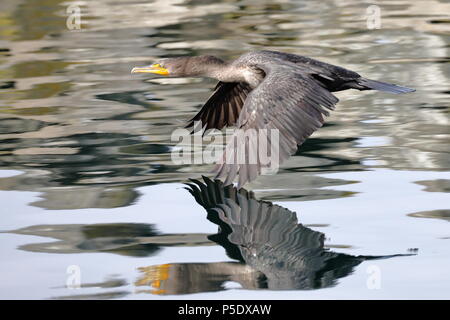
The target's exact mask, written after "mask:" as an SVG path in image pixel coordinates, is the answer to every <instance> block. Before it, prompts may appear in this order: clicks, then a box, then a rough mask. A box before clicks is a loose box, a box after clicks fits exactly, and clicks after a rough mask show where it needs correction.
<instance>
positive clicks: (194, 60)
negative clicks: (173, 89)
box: [131, 56, 224, 77]
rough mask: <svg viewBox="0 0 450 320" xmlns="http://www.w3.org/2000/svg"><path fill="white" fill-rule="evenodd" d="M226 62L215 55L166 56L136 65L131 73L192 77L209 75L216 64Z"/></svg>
mask: <svg viewBox="0 0 450 320" xmlns="http://www.w3.org/2000/svg"><path fill="white" fill-rule="evenodd" d="M223 64H224V62H223V61H222V60H220V59H219V58H216V57H213V56H197V57H176V58H165V59H161V60H158V61H156V62H155V63H153V64H151V65H149V66H145V67H135V68H133V69H132V70H131V73H153V74H159V75H163V76H173V77H192V76H202V75H207V73H208V71H209V70H212V69H213V67H214V66H217V65H223Z"/></svg>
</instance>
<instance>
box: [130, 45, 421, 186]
mask: <svg viewBox="0 0 450 320" xmlns="http://www.w3.org/2000/svg"><path fill="white" fill-rule="evenodd" d="M131 72H132V73H153V74H158V75H164V76H173V77H208V78H214V79H217V80H219V83H218V84H217V85H216V87H215V89H214V92H213V93H212V95H211V96H210V97H209V99H208V100H207V101H206V103H205V104H204V105H203V107H202V108H201V110H200V111H199V112H198V113H197V114H196V115H195V116H194V117H193V118H192V119H191V120H190V121H189V123H188V125H187V127H192V126H193V125H194V123H195V122H196V121H200V122H201V125H202V129H203V130H205V131H206V130H208V129H218V130H221V129H223V128H225V127H230V126H235V127H236V128H237V129H240V130H236V132H235V134H234V136H233V137H232V140H231V141H230V142H229V143H228V144H227V146H226V147H225V152H224V154H223V156H222V159H221V160H220V161H218V163H217V165H216V166H215V168H214V172H215V173H216V178H224V180H225V184H226V185H228V184H231V183H233V181H234V180H235V179H236V177H238V187H241V186H243V185H244V184H245V183H247V182H250V181H252V180H254V179H255V178H256V177H257V176H259V175H260V174H261V171H262V170H263V169H264V168H265V167H268V166H270V165H272V164H273V163H270V164H268V163H266V162H264V163H263V161H261V159H260V158H259V157H258V156H256V157H255V155H256V154H258V150H259V149H258V148H260V144H261V142H262V143H265V145H266V147H265V148H266V150H274V153H273V154H277V159H275V161H276V162H277V164H281V163H282V162H283V161H284V160H286V159H287V158H289V156H290V155H292V154H294V153H295V152H296V151H297V148H298V146H299V145H301V144H302V143H303V142H304V141H305V140H306V139H307V138H308V137H309V136H310V135H311V134H312V133H313V132H314V131H316V130H317V129H318V128H320V127H321V126H322V125H323V123H324V116H328V115H329V111H328V110H333V109H334V108H335V105H336V103H337V102H338V101H339V100H338V98H336V96H334V95H333V94H332V92H336V91H342V90H347V89H357V90H378V91H385V92H390V93H395V94H399V93H408V92H413V91H415V90H414V89H411V88H406V87H402V86H398V85H395V84H390V83H385V82H381V81H376V80H371V79H367V78H364V77H362V76H361V75H359V74H358V73H356V72H354V71H350V70H347V69H345V68H342V67H339V66H335V65H331V64H328V63H325V62H321V61H318V60H315V59H312V58H308V57H304V56H299V55H295V54H290V53H283V52H277V51H267V50H263V51H254V52H249V53H245V54H243V55H241V56H240V57H238V58H237V59H236V60H234V61H232V62H225V61H223V60H221V59H219V58H217V57H214V56H194V57H175V58H166V59H161V60H160V61H158V62H156V63H154V64H152V65H150V66H146V67H135V68H133V69H132V71H131ZM262 129H265V132H267V133H266V134H265V135H257V134H255V132H262V131H264V130H262ZM270 130H276V131H277V133H278V138H277V140H274V141H272V140H273V139H272V138H271V137H272V136H270V135H269V134H268V132H269V131H270ZM247 132H253V134H246V133H247ZM242 133H243V134H242ZM258 139H259V140H258ZM261 139H262V140H263V141H261ZM230 155H231V156H230ZM271 155H272V153H271ZM238 157H242V158H239V160H242V159H243V161H238ZM255 158H256V159H255ZM250 159H255V160H253V161H250ZM271 161H273V159H271Z"/></svg>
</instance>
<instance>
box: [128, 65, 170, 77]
mask: <svg viewBox="0 0 450 320" xmlns="http://www.w3.org/2000/svg"><path fill="white" fill-rule="evenodd" d="M131 73H155V74H160V75H163V76H167V75H168V74H169V70H167V69H166V68H163V67H161V65H159V64H152V65H151V66H146V67H135V68H133V69H132V70H131Z"/></svg>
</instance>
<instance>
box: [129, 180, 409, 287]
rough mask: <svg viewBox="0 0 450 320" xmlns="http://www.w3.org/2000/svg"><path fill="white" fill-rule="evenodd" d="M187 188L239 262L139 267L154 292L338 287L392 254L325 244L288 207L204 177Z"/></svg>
mask: <svg viewBox="0 0 450 320" xmlns="http://www.w3.org/2000/svg"><path fill="white" fill-rule="evenodd" d="M186 189H187V190H188V191H189V192H190V193H191V194H192V195H193V196H194V198H195V200H196V201H197V202H198V203H199V204H200V205H201V206H203V207H204V208H205V209H206V211H207V212H208V215H207V218H208V220H210V221H211V222H213V223H215V224H217V225H218V227H219V228H218V233H217V234H214V235H210V236H208V238H209V239H210V240H212V241H214V242H216V243H217V244H219V245H221V246H222V247H224V248H225V250H226V252H227V255H228V256H229V257H230V258H232V259H235V260H237V262H217V263H176V264H164V265H156V266H149V267H142V268H139V270H140V272H141V273H142V275H141V277H140V278H139V279H138V280H137V281H136V282H135V285H136V286H139V287H143V286H150V287H151V289H150V290H139V292H149V293H153V294H188V293H197V292H208V291H220V290H224V289H225V288H226V283H227V282H230V281H231V282H235V283H238V284H239V285H240V287H242V288H244V289H272V290H284V289H318V288H325V287H331V286H334V285H335V284H336V283H337V279H339V278H342V277H345V276H347V275H349V274H351V273H352V271H353V269H354V268H355V267H356V266H357V265H359V264H360V263H361V262H363V261H365V260H372V259H384V258H391V257H395V256H403V255H401V254H399V255H389V256H352V255H348V254H343V253H338V252H332V251H330V250H328V249H327V248H325V247H324V239H325V237H324V234H323V233H321V232H318V231H314V230H311V229H309V228H307V227H305V226H303V225H302V224H299V223H298V220H297V215H296V213H295V212H292V211H290V210H288V209H286V208H284V207H281V206H279V205H276V204H273V203H271V202H268V201H261V200H257V199H255V197H254V195H253V193H251V192H248V191H247V190H245V189H239V190H237V189H236V188H235V187H234V186H232V185H228V186H224V184H223V183H222V182H221V181H219V180H215V181H212V180H210V179H208V178H204V182H201V181H198V180H191V183H187V187H186Z"/></svg>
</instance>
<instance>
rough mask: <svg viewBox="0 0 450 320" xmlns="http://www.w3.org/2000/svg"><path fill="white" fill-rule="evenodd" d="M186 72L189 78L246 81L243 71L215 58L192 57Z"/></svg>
mask: <svg viewBox="0 0 450 320" xmlns="http://www.w3.org/2000/svg"><path fill="white" fill-rule="evenodd" d="M185 70H186V75H187V76H197V77H207V78H213V79H216V80H219V81H222V82H240V81H245V75H244V74H243V70H241V69H240V68H238V67H236V66H235V65H234V64H232V63H227V62H225V61H223V60H221V59H219V58H216V57H213V56H197V57H191V58H189V60H188V61H187V66H186V68H185Z"/></svg>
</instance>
